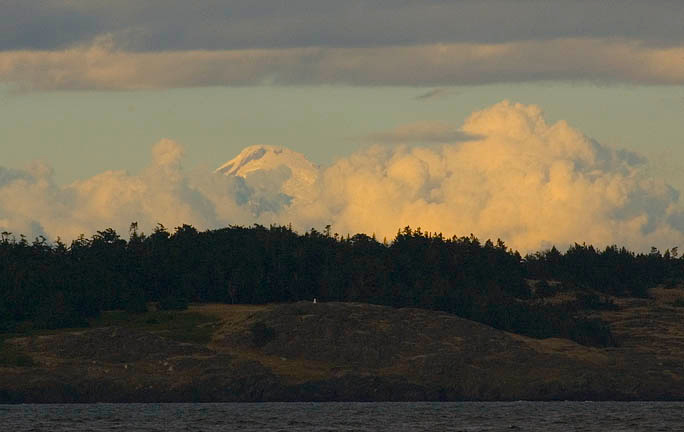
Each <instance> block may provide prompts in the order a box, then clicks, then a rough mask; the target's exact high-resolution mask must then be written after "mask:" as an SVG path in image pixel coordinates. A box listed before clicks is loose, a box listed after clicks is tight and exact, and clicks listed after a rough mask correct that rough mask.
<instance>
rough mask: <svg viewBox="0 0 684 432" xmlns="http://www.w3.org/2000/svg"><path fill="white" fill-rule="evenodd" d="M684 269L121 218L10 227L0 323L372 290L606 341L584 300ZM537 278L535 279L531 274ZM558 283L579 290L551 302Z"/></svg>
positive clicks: (489, 320) (407, 236)
mask: <svg viewBox="0 0 684 432" xmlns="http://www.w3.org/2000/svg"><path fill="white" fill-rule="evenodd" d="M682 280H684V259H682V258H681V257H679V256H678V252H677V249H676V248H673V249H672V250H671V251H670V250H668V251H666V252H665V253H661V252H660V251H658V250H657V249H653V250H652V251H651V253H648V254H636V253H634V252H631V251H628V250H627V249H625V248H618V247H617V246H610V247H607V248H605V249H603V250H599V249H596V248H594V247H593V246H587V245H584V244H583V245H579V244H575V245H574V246H573V247H571V248H570V249H569V250H568V251H566V252H565V253H562V252H560V251H558V250H557V249H556V248H555V247H554V248H551V249H549V250H545V251H541V252H537V253H534V254H529V255H527V256H525V257H522V256H521V255H520V254H519V253H518V252H516V251H513V250H512V249H510V248H508V247H507V246H506V245H505V243H504V242H503V241H501V240H497V241H496V242H492V241H490V240H487V241H485V242H481V241H480V240H479V239H478V238H476V237H475V236H473V235H472V234H471V235H470V236H467V237H455V236H454V237H449V238H447V237H444V236H443V235H442V234H439V233H429V232H422V231H421V230H420V228H417V229H411V228H410V227H406V228H404V229H402V230H400V231H399V232H398V233H397V235H396V237H395V238H394V239H393V240H392V241H391V242H387V241H383V242H380V241H378V240H376V239H375V238H374V237H370V236H368V235H365V234H356V235H354V236H346V237H341V236H339V235H337V234H332V233H331V232H330V227H329V226H328V227H326V228H325V229H324V230H323V231H317V230H315V229H312V230H310V231H307V232H305V233H303V234H299V233H297V232H295V231H294V230H292V229H291V227H285V226H271V227H268V228H267V227H264V226H260V225H255V226H252V227H242V226H229V227H226V228H222V229H215V230H207V231H203V232H201V231H198V230H197V229H195V228H194V227H192V226H190V225H183V226H180V227H177V228H176V229H175V230H174V231H173V232H170V231H169V230H167V229H166V228H165V227H164V226H162V225H158V226H157V227H156V228H155V229H154V231H153V232H152V233H151V234H149V235H145V234H143V233H140V232H139V231H138V228H137V224H135V223H134V224H131V228H130V232H129V236H128V239H123V238H121V236H120V235H119V234H118V233H117V232H116V231H114V230H113V229H111V228H110V229H106V230H103V231H98V232H97V233H96V234H95V235H93V236H92V237H90V238H86V237H84V236H81V237H79V238H78V239H76V240H74V241H72V242H71V244H69V245H66V244H65V243H63V242H62V241H60V240H59V239H58V240H57V241H56V242H53V243H51V242H48V241H47V240H46V239H45V238H43V237H39V238H36V239H35V240H34V241H33V242H28V241H27V240H26V239H25V238H24V237H20V239H18V240H17V239H16V238H14V237H13V236H12V235H11V234H10V233H6V232H5V233H3V234H2V238H1V239H0V331H5V332H10V331H18V330H20V329H22V328H26V327H31V328H62V327H78V326H84V325H87V322H88V320H89V319H90V318H93V317H96V316H97V315H98V314H99V313H100V312H102V311H104V310H112V309H126V310H128V311H130V312H144V311H145V310H146V308H147V305H148V303H149V302H157V303H158V304H159V306H160V307H161V308H166V309H174V308H178V309H182V308H184V307H186V306H187V304H188V302H221V303H231V304H259V303H269V302H292V301H298V300H312V299H313V298H317V299H318V300H319V301H347V302H367V303H374V304H381V305H388V306H393V307H419V308H426V309H434V310H440V311H445V312H449V313H453V314H456V315H459V316H462V317H465V318H468V319H472V320H475V321H479V322H482V323H485V324H488V325H491V326H493V327H496V328H499V329H503V330H507V331H512V332H516V333H520V334H525V335H529V336H532V337H538V338H544V337H551V336H554V337H565V338H570V339H573V340H576V341H578V342H580V343H583V344H588V345H598V346H605V345H611V344H613V343H614V342H615V341H614V339H613V337H612V335H611V333H610V330H609V328H608V326H607V325H606V324H605V323H604V322H602V321H600V320H599V319H596V318H591V317H589V316H588V315H587V314H586V313H585V311H586V309H587V308H589V309H600V308H606V307H613V306H614V305H613V304H612V303H611V302H610V301H608V300H607V298H608V297H607V296H638V297H644V296H646V295H647V290H648V288H650V287H652V286H654V285H657V284H663V283H665V284H675V283H678V282H681V281H682ZM531 281H537V282H531ZM562 290H573V291H581V292H583V293H584V294H583V295H582V296H579V297H578V298H577V300H575V301H569V302H564V303H560V304H559V303H555V302H554V303H551V302H545V301H543V299H544V298H545V297H548V296H550V295H553V294H555V292H558V291H562Z"/></svg>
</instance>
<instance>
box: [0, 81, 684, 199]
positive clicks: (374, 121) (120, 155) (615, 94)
mask: <svg viewBox="0 0 684 432" xmlns="http://www.w3.org/2000/svg"><path fill="white" fill-rule="evenodd" d="M431 89H432V88H428V87H351V86H299V87H296V86H260V87H209V88H193V89H167V90H154V91H117V92H97V91H53V92H35V93H34V92H32V93H22V92H12V91H9V90H8V89H7V88H5V89H4V90H3V91H2V92H1V93H0V147H2V150H3V153H4V154H3V157H2V165H4V166H6V167H14V168H22V167H24V166H26V165H27V164H29V163H30V162H31V161H32V160H43V161H45V162H47V163H48V164H50V165H51V166H52V167H53V168H54V169H55V175H56V178H57V180H58V182H59V183H67V182H71V181H73V180H75V179H79V178H86V177H90V176H92V175H94V174H97V173H99V172H102V171H104V170H108V169H124V170H128V171H130V172H133V173H135V172H137V171H138V170H140V169H141V168H142V167H144V166H145V165H147V163H148V162H149V160H150V148H151V146H152V145H153V144H154V143H155V142H157V141H158V140H159V139H161V138H171V139H174V140H176V141H178V142H179V143H181V144H182V145H183V147H184V148H185V151H186V159H185V166H186V168H192V167H196V166H198V165H204V166H206V167H208V168H214V167H216V166H218V165H220V164H221V163H222V162H224V161H225V160H228V159H230V158H231V157H233V156H234V155H235V154H237V153H238V152H239V151H240V150H241V149H242V148H244V147H246V146H248V145H253V144H272V145H283V146H286V147H290V148H292V149H294V150H297V151H299V152H302V153H304V154H305V155H306V156H307V157H309V158H310V159H311V160H312V161H314V162H316V163H319V164H328V163H330V162H331V161H332V160H333V159H334V158H336V157H339V156H346V155H348V154H350V153H351V152H352V151H353V150H355V149H357V148H358V147H359V146H363V145H366V144H368V142H369V141H368V140H366V139H365V136H366V135H369V134H371V133H374V132H379V131H384V130H388V129H391V128H393V127H396V126H398V125H401V124H404V123H410V122H415V121H423V120H439V121H446V122H451V123H453V124H455V125H456V126H460V125H461V124H462V122H463V120H464V119H465V118H466V116H468V115H469V114H470V113H471V112H473V111H475V110H479V109H482V108H485V107H487V106H489V105H492V104H494V103H496V102H499V101H501V100H502V99H509V100H511V101H515V102H521V103H525V104H537V105H539V106H540V107H541V108H542V109H543V110H544V112H545V114H546V117H547V120H548V121H556V120H561V119H562V120H566V121H568V122H569V123H570V124H571V125H572V126H574V127H576V128H578V129H580V130H581V131H583V132H584V133H585V134H587V135H589V136H591V137H592V138H595V139H596V140H598V141H599V142H601V143H603V144H607V145H610V146H613V147H616V148H624V149H627V150H631V151H634V152H638V153H639V154H641V155H643V156H645V157H647V158H648V160H649V162H650V171H651V172H652V173H653V174H654V175H656V176H660V177H662V178H664V179H665V180H666V181H667V182H668V183H670V184H671V185H673V186H675V187H676V188H677V189H679V190H684V169H682V168H683V167H684V87H682V86H634V85H611V86H597V85H593V84H565V83H535V84H515V85H511V84H497V85H484V86H461V87H448V88H446V87H445V91H444V92H441V94H440V96H439V97H435V98H431V99H416V97H418V96H420V95H422V94H425V93H427V92H429V91H430V90H431Z"/></svg>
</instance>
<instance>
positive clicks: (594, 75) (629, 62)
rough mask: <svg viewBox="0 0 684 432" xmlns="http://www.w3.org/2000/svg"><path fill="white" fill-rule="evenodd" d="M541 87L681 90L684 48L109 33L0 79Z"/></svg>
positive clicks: (115, 85)
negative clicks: (209, 40)
mask: <svg viewBox="0 0 684 432" xmlns="http://www.w3.org/2000/svg"><path fill="white" fill-rule="evenodd" d="M539 80H584V81H590V82H598V83H613V82H623V83H637V84H684V45H675V46H668V47H659V46H650V45H646V44H644V43H642V42H639V41H634V40H616V39H554V40H548V41H522V42H509V43H498V44H482V43H452V44H428V45H392V46H377V47H352V48H346V47H304V48H285V49H245V50H215V51H208V50H192V51H162V52H130V51H123V50H120V49H118V48H117V47H116V45H115V44H114V41H113V39H112V38H111V37H107V36H103V37H100V38H98V39H97V40H95V42H93V43H92V44H89V45H80V46H76V47H72V48H69V49H65V50H60V51H4V52H0V82H4V83H10V84H14V85H15V86H18V87H19V88H22V89H26V90H55V89H99V90H117V89H154V88H172V87H193V86H212V85H255V84H269V83H270V84H349V85H426V86H434V85H476V84H487V83H498V82H526V81H539Z"/></svg>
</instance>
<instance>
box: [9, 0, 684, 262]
mask: <svg viewBox="0 0 684 432" xmlns="http://www.w3.org/2000/svg"><path fill="white" fill-rule="evenodd" d="M0 6H1V7H2V11H3V13H2V15H1V16H0V150H1V151H2V153H1V154H2V156H0V229H2V230H5V231H9V232H12V233H14V234H15V235H19V234H24V235H26V236H27V237H29V238H33V237H35V236H37V235H44V236H46V237H47V238H49V239H54V238H56V237H57V236H60V237H61V238H63V239H71V238H75V237H76V236H78V235H79V234H80V233H83V234H85V235H86V236H89V235H92V233H94V232H95V231H96V230H98V229H104V228H105V227H108V226H112V227H114V228H115V229H117V230H118V231H119V232H120V233H122V235H125V234H126V230H127V227H128V225H129V224H130V222H132V221H138V222H139V223H140V226H141V227H142V228H143V229H144V230H147V231H148V232H149V230H150V229H151V227H153V226H154V225H155V224H156V223H157V222H161V223H164V224H165V225H167V226H169V227H174V226H178V225H180V224H182V223H192V224H194V225H196V226H197V227H198V228H202V229H206V228H215V227H219V226H225V225H227V224H246V225H248V224H252V223H266V224H267V223H283V224H287V223H292V224H293V225H294V226H295V227H296V228H297V229H299V230H307V229H309V228H311V227H316V228H317V229H321V228H322V227H324V226H325V225H327V224H331V225H332V227H333V229H334V230H337V231H339V232H341V233H346V232H352V233H354V232H367V233H376V234H378V235H383V236H389V237H391V236H392V235H393V233H396V230H397V229H398V228H400V227H403V226H405V225H407V224H410V225H412V226H422V227H423V228H424V229H428V230H435V231H443V232H445V233H446V234H456V235H468V234H469V233H471V232H472V233H474V234H476V235H478V236H480V237H483V238H487V237H491V238H497V237H501V238H503V239H504V240H506V241H507V243H508V244H509V245H510V246H512V247H515V248H517V249H520V250H522V251H532V250H536V249H539V248H545V247H549V246H550V245H554V244H555V245H558V246H560V247H564V246H567V245H569V244H572V243H573V242H575V241H576V242H580V243H581V242H587V243H594V244H597V245H607V244H613V243H617V244H626V245H628V246H629V247H632V248H634V249H637V250H644V251H648V250H649V249H650V246H657V247H659V248H661V249H664V248H669V247H673V246H678V245H679V246H684V241H682V240H684V210H682V205H681V202H680V197H679V194H680V191H682V190H684V126H682V125H683V124H684V121H682V120H684V25H682V22H684V4H683V3H682V2H680V1H653V2H643V1H629V0H625V1H619V2H617V1H574V2H567V1H553V0H544V1H528V0H520V1H515V2H512V1H495V0H483V1H441V0H417V1H402V0H395V1H381V0H378V1H369V0H354V1H345V2H340V1H330V0H316V1H313V0H291V1H287V2H285V1H263V2H254V1H230V0H228V1H202V2H187V1H180V0H179V1H176V0H164V1H161V0H159V1H156V0H152V1H146V2H136V1H128V0H121V1H117V2H110V1H99V0H52V1H33V0H29V1H25V0H0ZM482 118H486V119H488V120H487V122H484V123H483V122H482V121H481V119H482ZM254 145H266V146H282V147H284V148H287V149H291V150H293V151H294V153H292V154H290V153H287V154H288V155H289V156H288V157H289V158H290V159H287V158H284V159H282V161H281V162H282V164H283V166H285V167H286V169H288V170H290V171H288V172H291V171H292V168H293V166H292V165H291V163H292V158H295V159H297V158H299V157H300V156H301V157H303V158H305V159H306V160H308V161H310V162H311V163H312V164H314V165H315V166H316V170H317V171H316V174H315V176H314V180H312V181H313V182H314V183H315V184H312V186H311V188H310V189H307V193H308V195H307V196H303V195H301V194H295V195H296V196H293V195H292V194H291V193H290V194H289V195H288V193H287V192H288V191H289V192H291V191H290V190H289V189H287V188H285V189H283V188H284V187H285V184H286V183H287V179H283V178H282V169H275V168H278V167H277V166H273V167H270V168H272V169H268V170H262V171H263V172H261V173H259V174H258V175H257V174H254V175H252V174H250V176H245V177H239V178H230V177H226V176H222V175H220V174H217V173H214V169H216V168H217V167H219V166H220V165H222V164H223V163H224V162H226V161H228V160H230V159H231V158H233V157H235V156H236V155H238V154H239V153H240V152H241V150H242V149H243V148H245V147H248V146H254ZM286 159H287V160H286ZM274 160H275V159H274ZM297 160H299V159H297ZM274 163H276V165H277V163H280V162H274ZM288 164H289V165H288ZM288 167H289V168H288ZM290 175H293V174H292V173H291V174H290ZM223 177H226V178H223ZM265 179H267V180H265ZM374 194H375V195H374ZM373 196H374V198H373V199H371V198H369V197H373ZM277 197H285V198H284V199H280V198H277ZM540 215H543V216H540Z"/></svg>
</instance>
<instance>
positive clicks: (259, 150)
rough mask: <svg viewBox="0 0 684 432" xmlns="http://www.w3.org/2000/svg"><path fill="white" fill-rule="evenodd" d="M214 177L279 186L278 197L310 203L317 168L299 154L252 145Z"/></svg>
mask: <svg viewBox="0 0 684 432" xmlns="http://www.w3.org/2000/svg"><path fill="white" fill-rule="evenodd" d="M215 172H216V173H220V174H224V175H227V176H237V177H242V178H244V179H245V180H247V181H249V180H250V179H252V180H253V181H254V182H255V183H256V184H257V185H258V184H261V183H263V182H264V181H267V182H269V183H272V182H273V181H277V182H279V183H280V190H281V192H282V193H284V194H286V195H288V196H289V197H291V198H293V199H295V200H310V199H312V195H313V187H314V185H315V183H316V181H317V180H318V175H319V168H318V167H317V166H316V165H314V164H313V163H311V161H309V160H308V159H307V158H306V157H305V156H304V155H303V154H301V153H298V152H296V151H293V150H290V149H288V148H285V147H280V146H270V145H254V146H250V147H247V148H245V149H244V150H242V151H241V152H240V154H238V155H237V156H235V157H234V158H233V159H231V160H229V161H228V162H226V163H225V164H223V165H221V166H220V167H218V168H217V169H216V171H215Z"/></svg>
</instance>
